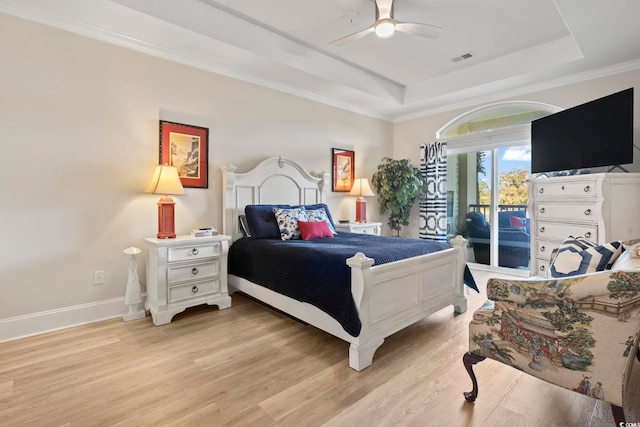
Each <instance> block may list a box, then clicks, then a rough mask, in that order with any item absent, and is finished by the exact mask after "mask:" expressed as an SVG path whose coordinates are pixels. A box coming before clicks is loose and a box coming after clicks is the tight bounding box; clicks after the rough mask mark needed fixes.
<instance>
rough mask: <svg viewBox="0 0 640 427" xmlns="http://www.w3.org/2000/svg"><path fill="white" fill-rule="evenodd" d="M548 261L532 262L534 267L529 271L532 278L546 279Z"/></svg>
mask: <svg viewBox="0 0 640 427" xmlns="http://www.w3.org/2000/svg"><path fill="white" fill-rule="evenodd" d="M549 264H550V262H549V260H546V259H540V258H536V259H535V260H534V267H533V270H532V271H531V275H532V276H538V277H547V271H549Z"/></svg>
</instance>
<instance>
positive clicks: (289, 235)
mask: <svg viewBox="0 0 640 427" xmlns="http://www.w3.org/2000/svg"><path fill="white" fill-rule="evenodd" d="M273 213H274V215H275V217H276V222H277V224H278V227H279V229H280V238H281V239H282V240H292V239H299V238H300V229H299V228H298V221H305V220H306V219H307V212H306V211H305V209H304V208H289V209H283V208H273Z"/></svg>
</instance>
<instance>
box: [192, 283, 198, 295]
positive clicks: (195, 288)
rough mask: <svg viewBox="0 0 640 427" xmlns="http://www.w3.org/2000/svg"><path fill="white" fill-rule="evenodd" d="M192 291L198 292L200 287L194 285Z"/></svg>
mask: <svg viewBox="0 0 640 427" xmlns="http://www.w3.org/2000/svg"><path fill="white" fill-rule="evenodd" d="M191 292H193V293H194V294H197V293H198V287H197V286H195V285H194V286H193V287H192V288H191Z"/></svg>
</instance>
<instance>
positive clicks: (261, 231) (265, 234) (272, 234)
mask: <svg viewBox="0 0 640 427" xmlns="http://www.w3.org/2000/svg"><path fill="white" fill-rule="evenodd" d="M290 207H291V206H290V205H247V206H246V207H245V208H244V213H245V215H246V216H247V224H249V230H248V231H249V234H251V237H252V238H254V239H279V238H280V227H278V223H277V221H276V217H275V215H274V214H273V209H274V208H282V209H287V208H290Z"/></svg>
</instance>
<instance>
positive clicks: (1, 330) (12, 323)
mask: <svg viewBox="0 0 640 427" xmlns="http://www.w3.org/2000/svg"><path fill="white" fill-rule="evenodd" d="M126 311H127V306H126V305H125V303H124V298H114V299H110V300H104V301H97V302H92V303H88V304H80V305H75V306H71V307H65V308H61V309H56V310H49V311H42V312H39V313H33V314H27V315H24V316H16V317H10V318H7V319H0V343H1V342H6V341H13V340H17V339H19V338H26V337H30V336H34V335H40V334H44V333H47V332H53V331H58V330H61V329H67V328H71V327H74V326H80V325H86V324H89V323H94V322H100V321H102V320H108V319H113V318H116V317H121V316H122V314H123V313H125V312H126Z"/></svg>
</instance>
